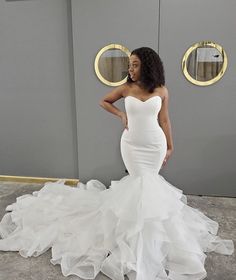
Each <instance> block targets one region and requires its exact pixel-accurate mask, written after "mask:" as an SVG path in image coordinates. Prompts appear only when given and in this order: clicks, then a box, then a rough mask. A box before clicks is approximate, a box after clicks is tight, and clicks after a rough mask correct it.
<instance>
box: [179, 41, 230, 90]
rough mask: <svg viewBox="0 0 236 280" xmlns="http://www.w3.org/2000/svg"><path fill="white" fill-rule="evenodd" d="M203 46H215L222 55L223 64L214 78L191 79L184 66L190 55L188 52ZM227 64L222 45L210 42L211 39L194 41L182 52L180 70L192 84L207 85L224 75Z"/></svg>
mask: <svg viewBox="0 0 236 280" xmlns="http://www.w3.org/2000/svg"><path fill="white" fill-rule="evenodd" d="M203 46H211V47H213V48H216V49H217V50H218V51H219V52H220V53H221V55H222V57H223V61H224V62H223V66H222V69H221V71H220V72H219V74H218V75H217V76H216V77H215V78H214V79H211V80H209V81H197V80H195V79H193V78H192V77H191V76H190V75H189V73H188V71H187V66H186V62H187V59H188V57H189V55H190V53H191V52H192V51H193V50H195V49H197V48H198V47H203ZM227 65H228V59H227V55H226V52H225V51H224V49H223V48H222V46H220V45H219V44H216V43H214V42H211V41H201V42H199V43H196V44H194V45H192V46H191V47H190V48H189V49H188V50H187V51H186V52H185V54H184V56H183V59H182V71H183V73H184V76H185V77H186V78H187V79H188V80H189V81H190V82H191V83H193V84H195V85H198V86H208V85H211V84H213V83H215V82H217V81H218V80H219V79H221V78H222V76H223V75H224V73H225V71H226V68H227Z"/></svg>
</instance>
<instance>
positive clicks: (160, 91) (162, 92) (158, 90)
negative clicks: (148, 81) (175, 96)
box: [154, 86, 168, 100]
mask: <svg viewBox="0 0 236 280" xmlns="http://www.w3.org/2000/svg"><path fill="white" fill-rule="evenodd" d="M154 92H155V93H156V94H158V95H160V97H161V98H162V100H164V99H165V98H168V89H167V87H166V86H161V87H157V88H155V90H154Z"/></svg>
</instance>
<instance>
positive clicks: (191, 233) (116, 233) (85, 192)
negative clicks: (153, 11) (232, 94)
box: [0, 96, 234, 280]
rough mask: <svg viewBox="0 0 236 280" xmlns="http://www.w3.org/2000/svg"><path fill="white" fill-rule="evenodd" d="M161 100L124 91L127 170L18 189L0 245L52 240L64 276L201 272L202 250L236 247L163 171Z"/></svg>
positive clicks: (190, 275)
mask: <svg viewBox="0 0 236 280" xmlns="http://www.w3.org/2000/svg"><path fill="white" fill-rule="evenodd" d="M161 105H162V100H161V97H159V96H154V97H151V98H149V99H148V100H146V101H145V102H143V101H141V100H139V99H137V98H135V97H133V96H128V97H126V98H125V108H126V112H127V117H128V130H127V129H125V130H124V131H123V133H122V136H121V141H120V148H121V155H122V158H123V161H124V164H125V166H126V168H127V170H128V172H129V175H127V176H124V177H123V178H121V179H120V180H118V181H111V185H110V186H109V188H108V189H107V188H106V186H105V185H103V184H102V183H101V182H100V181H98V180H96V179H91V180H89V181H88V182H87V183H86V184H83V183H82V182H80V183H79V184H78V186H77V188H72V187H69V186H66V185H64V181H63V180H60V181H58V182H56V183H50V182H48V183H46V184H45V186H44V187H43V188H42V189H41V190H40V191H37V192H33V194H26V195H23V196H20V197H18V198H17V200H16V202H15V203H13V204H11V205H8V206H7V208H6V210H7V211H9V212H8V213H6V214H5V215H4V217H3V219H2V221H1V223H0V234H1V236H2V239H1V240H0V250H3V251H19V253H20V254H21V255H22V256H23V257H26V258H27V257H30V256H34V257H36V256H38V255H41V254H42V253H44V252H45V251H46V250H48V249H49V248H51V252H52V258H51V263H52V264H60V265H61V270H62V273H63V275H64V276H68V275H72V274H74V275H78V276H79V277H81V278H82V279H94V278H95V277H96V276H97V274H98V273H99V272H100V271H101V272H103V273H104V274H106V275H107V276H108V277H110V278H111V279H112V280H124V275H125V274H126V275H127V276H128V278H129V279H130V280H167V279H171V280H200V279H204V278H206V275H207V273H206V270H205V268H204V262H205V258H206V254H205V253H204V252H211V251H215V252H217V253H220V254H225V255H231V254H233V252H234V244H233V241H232V240H224V239H221V238H220V237H218V236H217V232H218V227H219V225H218V223H217V222H216V221H213V220H211V219H210V218H208V217H207V216H205V215H204V214H203V213H202V212H201V211H199V210H198V209H195V208H192V207H190V206H188V205H187V197H186V196H185V195H184V194H183V191H182V190H180V189H178V188H176V187H175V186H173V185H171V184H170V183H168V182H167V181H166V180H165V179H164V178H163V176H161V175H160V174H159V170H160V168H161V165H162V163H163V160H164V157H165V154H166V151H167V142H166V138H165V134H164V132H163V131H162V129H161V127H160V126H159V124H158V119H157V116H158V113H159V111H160V109H161Z"/></svg>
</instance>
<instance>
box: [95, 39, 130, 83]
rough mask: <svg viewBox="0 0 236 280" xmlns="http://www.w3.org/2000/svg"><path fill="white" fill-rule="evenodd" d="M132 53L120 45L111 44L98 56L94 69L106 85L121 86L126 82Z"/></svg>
mask: <svg viewBox="0 0 236 280" xmlns="http://www.w3.org/2000/svg"><path fill="white" fill-rule="evenodd" d="M129 56H130V51H129V50H128V49H127V48H126V47H124V46H122V45H119V44H110V45H107V46H105V47H104V48H102V49H101V50H100V51H99V52H98V53H97V55H96V58H95V62H94V69H95V72H96V74H97V77H98V78H99V79H100V81H102V82H103V83H104V84H106V85H109V86H119V85H121V84H123V83H125V82H126V78H127V75H128V64H129Z"/></svg>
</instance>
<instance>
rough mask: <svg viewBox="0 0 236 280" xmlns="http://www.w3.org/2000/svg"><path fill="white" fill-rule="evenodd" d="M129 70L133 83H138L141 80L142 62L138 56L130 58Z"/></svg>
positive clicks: (133, 55)
mask: <svg viewBox="0 0 236 280" xmlns="http://www.w3.org/2000/svg"><path fill="white" fill-rule="evenodd" d="M128 70H129V75H130V78H131V79H132V81H134V82H136V81H139V80H140V72H141V60H140V59H139V58H138V57H137V55H135V54H132V55H131V56H130V58H129V69H128Z"/></svg>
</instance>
